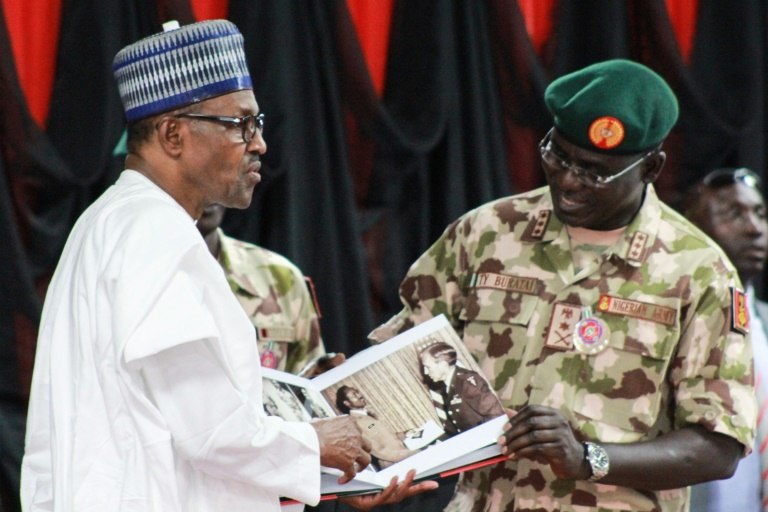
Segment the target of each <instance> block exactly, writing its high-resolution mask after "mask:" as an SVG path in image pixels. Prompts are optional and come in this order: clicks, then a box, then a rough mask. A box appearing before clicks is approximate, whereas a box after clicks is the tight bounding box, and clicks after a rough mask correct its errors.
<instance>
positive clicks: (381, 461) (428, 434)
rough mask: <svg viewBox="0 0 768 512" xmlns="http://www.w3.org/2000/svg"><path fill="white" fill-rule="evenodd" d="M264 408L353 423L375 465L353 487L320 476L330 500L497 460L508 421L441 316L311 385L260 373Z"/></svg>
mask: <svg viewBox="0 0 768 512" xmlns="http://www.w3.org/2000/svg"><path fill="white" fill-rule="evenodd" d="M262 372H263V385H264V387H263V399H264V409H265V411H266V412H267V414H269V415H273V416H280V417H282V418H283V419H285V420H288V421H308V422H309V421H313V420H316V419H320V418H329V417H333V416H338V415H342V414H348V415H350V416H351V417H352V418H353V419H354V420H355V421H356V423H357V425H358V426H359V427H360V431H361V432H362V434H363V436H364V437H365V438H366V439H367V440H368V441H370V443H371V446H372V449H371V458H372V462H371V464H370V465H369V466H368V467H367V468H365V469H364V470H362V471H360V472H359V473H358V474H357V477H356V478H355V479H354V480H353V481H351V482H348V483H346V484H343V485H341V484H339V483H338V482H337V480H338V477H339V476H340V475H341V472H340V471H338V470H335V469H331V468H323V475H322V489H321V492H322V494H324V495H329V494H335V495H342V494H355V493H363V492H372V491H375V490H377V489H381V488H384V487H386V486H387V484H388V483H389V481H390V479H391V478H392V477H393V476H395V475H397V476H398V477H400V478H401V479H402V478H403V477H404V476H405V475H406V473H407V472H408V471H409V470H411V469H415V470H416V478H417V479H423V478H428V477H433V476H435V475H441V474H445V473H447V472H458V471H460V469H458V468H464V467H467V466H470V465H475V464H477V463H479V462H480V461H490V460H491V459H493V458H494V457H496V458H498V456H499V454H500V449H499V446H498V445H497V444H496V440H497V439H498V437H499V436H500V435H501V433H502V427H503V425H504V423H505V422H506V418H507V417H506V414H505V413H504V410H503V408H502V406H501V403H500V402H499V400H498V397H497V396H496V394H495V393H494V392H493V388H492V387H491V386H490V385H489V384H488V382H487V380H486V379H485V377H484V376H483V375H482V372H481V371H480V369H479V367H478V366H477V364H476V363H475V360H474V359H473V358H472V356H471V355H470V354H469V352H468V351H467V349H466V348H465V346H464V344H463V343H462V341H461V339H460V338H459V337H458V335H457V334H456V332H455V331H454V329H453V328H452V327H451V325H450V324H449V323H448V321H447V320H446V319H445V317H444V316H442V315H441V316H439V317H436V318H433V319H431V320H429V321H427V322H424V323H422V324H419V325H417V326H415V327H413V328H412V329H410V330H408V331H406V332H404V333H402V334H400V335H398V336H396V337H394V338H392V339H391V340H389V341H387V342H385V343H382V344H380V345H374V346H372V347H370V348H368V349H366V350H363V351H361V352H359V353H358V354H356V355H354V356H353V357H350V358H349V359H348V360H347V361H345V362H344V363H343V364H341V365H340V366H337V367H336V368H333V369H331V370H329V371H327V372H325V373H323V374H321V375H319V376H317V377H315V378H313V379H311V380H309V379H304V378H301V377H298V376H296V375H293V374H289V373H285V372H280V371H276V370H271V369H268V368H264V369H262Z"/></svg>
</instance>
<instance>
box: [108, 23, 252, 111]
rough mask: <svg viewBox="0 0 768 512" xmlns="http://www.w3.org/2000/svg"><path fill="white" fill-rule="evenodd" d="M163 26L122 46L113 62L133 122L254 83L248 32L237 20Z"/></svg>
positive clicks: (116, 77) (118, 85) (124, 105)
mask: <svg viewBox="0 0 768 512" xmlns="http://www.w3.org/2000/svg"><path fill="white" fill-rule="evenodd" d="M163 27H164V28H165V30H166V31H165V32H162V33H159V34H154V35H152V36H149V37H146V38H144V39H142V40H140V41H137V42H135V43H133V44H131V45H128V46H126V47H125V48H123V49H122V50H120V51H119V52H118V53H117V55H116V56H115V60H114V62H113V63H112V71H113V72H114V74H115V79H116V80H117V88H118V90H119V91H120V98H121V99H122V101H123V108H124V109H125V117H126V118H127V120H128V122H133V121H137V120H139V119H143V118H145V117H149V116H152V115H155V114H159V113H161V112H166V111H168V110H173V109H177V108H180V107H184V106H186V105H190V104H192V103H197V102H200V101H203V100H205V99H208V98H213V97H214V96H220V95H222V94H226V93H229V92H234V91H240V90H243V89H252V88H253V84H252V82H251V75H250V74H249V73H248V66H247V64H246V62H245V52H244V50H243V35H242V34H241V33H240V31H239V30H237V27H236V26H235V25H234V24H233V23H231V22H229V21H226V20H210V21H201V22H199V23H193V24H191V25H185V26H184V27H181V28H179V25H178V23H175V22H172V23H166V24H165V25H163Z"/></svg>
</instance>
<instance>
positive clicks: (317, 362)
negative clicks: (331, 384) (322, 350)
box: [299, 352, 347, 379]
mask: <svg viewBox="0 0 768 512" xmlns="http://www.w3.org/2000/svg"><path fill="white" fill-rule="evenodd" d="M346 360H347V356H345V355H344V354H343V353H341V352H338V353H337V352H329V353H328V354H324V355H322V356H319V357H316V358H314V359H313V360H312V361H310V362H308V363H307V365H306V366H305V367H304V368H302V369H301V372H299V377H304V378H305V379H311V378H312V377H317V376H318V375H320V374H321V373H325V372H327V371H328V370H330V369H331V368H336V367H337V366H339V365H340V364H341V363H343V362H344V361H346Z"/></svg>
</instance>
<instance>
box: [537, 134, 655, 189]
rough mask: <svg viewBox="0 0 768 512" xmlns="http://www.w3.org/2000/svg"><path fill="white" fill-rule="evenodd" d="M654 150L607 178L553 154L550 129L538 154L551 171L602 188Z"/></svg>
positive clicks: (638, 163) (542, 140)
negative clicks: (568, 175)
mask: <svg viewBox="0 0 768 512" xmlns="http://www.w3.org/2000/svg"><path fill="white" fill-rule="evenodd" d="M655 151H656V150H655V149H654V150H653V151H649V152H648V153H646V154H644V155H643V156H641V157H640V158H638V159H637V160H635V161H634V162H632V163H631V164H629V165H628V166H627V167H625V168H624V169H622V170H620V171H619V172H617V173H614V174H611V175H609V176H605V175H604V174H599V173H596V172H594V171H591V170H589V169H587V168H586V167H583V166H581V165H579V164H575V163H573V162H572V161H570V160H568V159H566V158H563V157H562V156H560V155H558V154H557V153H556V152H555V149H554V148H553V147H552V129H550V130H549V131H548V132H547V134H546V135H545V136H544V138H543V139H541V142H539V152H540V153H541V159H542V160H544V162H545V163H546V164H547V165H548V166H549V167H552V168H553V169H556V170H557V171H559V172H565V171H571V172H572V173H573V175H574V176H576V179H578V180H579V181H580V182H581V183H582V184H584V185H587V186H589V187H602V186H605V185H607V184H609V183H610V182H612V181H614V180H617V179H619V178H620V177H622V176H623V175H625V174H626V173H628V172H629V171H631V170H632V169H634V168H635V167H637V166H638V165H640V163H642V162H643V161H644V160H645V159H646V158H648V157H649V156H651V155H652V154H653V153H654V152H655Z"/></svg>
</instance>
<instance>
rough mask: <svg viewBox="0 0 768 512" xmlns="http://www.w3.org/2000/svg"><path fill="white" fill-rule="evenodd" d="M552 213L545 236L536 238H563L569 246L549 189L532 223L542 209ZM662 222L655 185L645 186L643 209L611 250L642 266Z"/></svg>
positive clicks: (534, 214) (539, 240) (612, 252)
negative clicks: (554, 210) (553, 210)
mask: <svg viewBox="0 0 768 512" xmlns="http://www.w3.org/2000/svg"><path fill="white" fill-rule="evenodd" d="M547 211H548V212H549V213H550V215H549V219H548V223H547V227H546V230H545V231H544V233H543V235H542V236H541V237H540V238H538V240H536V241H537V242H552V241H553V240H556V239H560V240H561V242H562V243H563V247H567V245H566V241H567V240H568V234H567V232H566V229H565V224H563V223H562V221H561V220H560V219H558V218H557V216H556V215H554V213H553V212H552V196H551V194H550V192H549V188H547V190H546V193H545V194H543V195H542V196H541V200H540V201H539V204H537V205H536V207H535V208H534V209H533V210H532V211H531V213H530V219H531V223H535V221H536V219H537V218H539V216H540V215H542V213H541V212H547ZM660 221H661V201H659V198H658V196H657V195H656V191H655V189H654V188H653V185H650V184H649V185H648V186H647V187H646V189H645V198H644V199H643V205H642V206H641V207H640V211H638V212H637V215H635V218H634V219H632V222H630V223H629V226H627V230H626V231H625V232H624V234H623V235H622V236H621V237H620V238H619V239H618V240H617V241H616V243H615V244H614V245H613V247H611V248H610V249H609V251H610V253H611V254H613V255H615V256H617V257H618V258H621V259H622V260H624V261H626V262H627V263H628V264H630V265H632V266H636V267H639V266H640V265H642V263H643V262H644V261H645V258H646V257H647V256H648V252H649V251H648V248H649V247H652V246H653V244H654V243H655V241H656V235H657V234H658V231H659V223H660Z"/></svg>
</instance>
